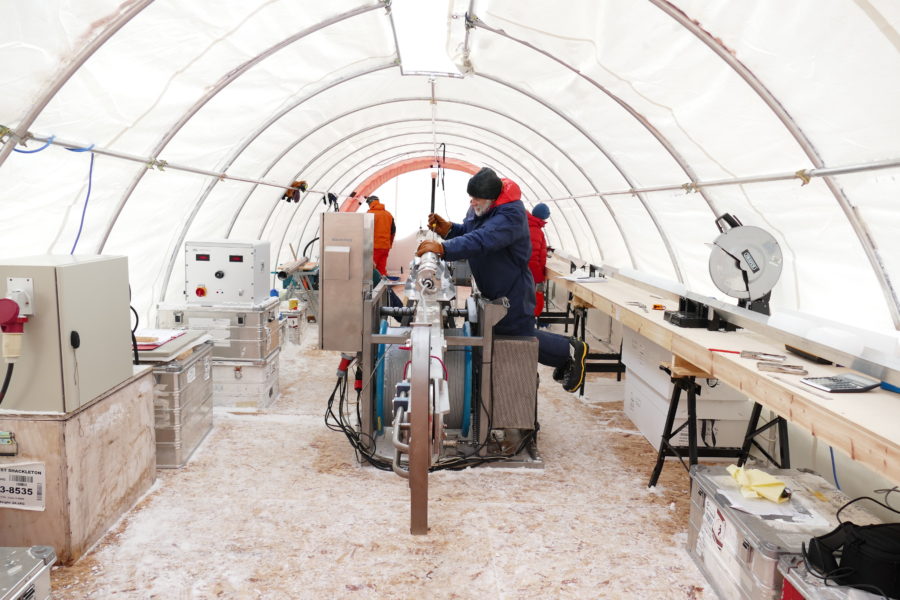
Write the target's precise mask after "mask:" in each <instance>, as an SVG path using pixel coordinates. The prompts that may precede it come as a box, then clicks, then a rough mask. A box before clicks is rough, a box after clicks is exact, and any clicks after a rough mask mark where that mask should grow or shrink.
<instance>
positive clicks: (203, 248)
mask: <svg viewBox="0 0 900 600" xmlns="http://www.w3.org/2000/svg"><path fill="white" fill-rule="evenodd" d="M184 279H185V283H184V296H185V301H186V302H187V303H188V304H193V305H201V306H217V305H221V304H227V305H234V306H255V305H259V304H262V303H264V302H266V301H267V300H268V299H269V290H270V287H269V281H270V279H271V273H270V272H269V242H263V241H252V242H241V241H235V240H217V241H208V242H185V244H184Z"/></svg>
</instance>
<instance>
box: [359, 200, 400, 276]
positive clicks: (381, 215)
mask: <svg viewBox="0 0 900 600" xmlns="http://www.w3.org/2000/svg"><path fill="white" fill-rule="evenodd" d="M366 203H368V205H369V211H368V212H369V213H370V214H373V215H375V236H374V237H375V239H374V244H373V247H372V261H373V262H374V263H375V268H376V269H378V272H379V273H381V274H382V275H385V276H387V259H388V254H390V252H391V248H392V247H393V246H394V236H395V235H396V234H397V226H396V225H395V224H394V216H393V215H392V214H391V213H389V212H388V211H387V210H386V209H385V208H384V204H382V203H381V202H379V201H378V196H368V197H367V198H366Z"/></svg>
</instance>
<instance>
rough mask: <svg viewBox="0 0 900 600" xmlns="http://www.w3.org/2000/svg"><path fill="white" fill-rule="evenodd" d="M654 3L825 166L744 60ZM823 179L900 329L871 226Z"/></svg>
mask: <svg viewBox="0 0 900 600" xmlns="http://www.w3.org/2000/svg"><path fill="white" fill-rule="evenodd" d="M650 2H651V3H652V4H653V5H654V6H656V7H657V8H659V9H660V10H661V11H662V12H664V13H665V14H667V15H668V16H669V17H671V18H672V19H673V20H674V21H675V22H676V23H678V24H679V25H681V26H682V27H684V28H685V29H687V30H688V31H689V32H690V33H692V34H693V35H694V36H695V37H697V39H699V40H700V41H701V42H703V43H704V44H706V46H707V47H709V49H710V50H712V51H713V52H714V53H715V54H716V56H718V57H719V58H721V59H722V60H723V61H725V64H727V65H728V66H729V67H731V69H732V70H734V72H735V73H737V74H738V76H740V77H741V79H743V80H744V81H745V82H746V83H747V85H749V86H750V88H751V89H752V90H753V91H754V92H756V94H757V95H758V96H759V97H760V99H761V100H762V101H763V102H764V103H765V104H766V106H768V107H769V109H770V110H771V111H772V112H773V113H775V116H776V117H777V118H778V120H779V121H781V123H782V125H784V127H785V128H786V129H787V130H788V132H789V133H790V134H791V136H793V138H794V140H795V141H796V142H797V144H799V146H800V148H801V149H802V150H803V152H804V153H805V154H806V156H807V157H808V158H809V160H810V162H812V163H813V166H814V167H815V168H817V169H820V168H824V167H825V162H824V161H823V160H822V157H821V155H820V154H819V151H818V150H817V149H816V147H815V145H814V144H813V143H812V140H810V139H809V138H808V137H807V136H806V134H805V133H803V130H802V129H800V127H799V126H798V125H797V123H796V122H795V121H794V118H793V117H792V116H791V114H790V113H789V112H788V111H787V109H785V108H784V106H783V105H782V104H781V102H779V101H778V99H777V98H776V97H775V95H774V94H773V93H772V92H771V91H770V90H769V89H768V88H767V87H766V86H765V84H763V82H762V81H760V80H759V78H757V77H756V75H754V74H753V72H752V71H751V70H750V69H748V68H747V67H746V66H745V65H744V63H742V62H741V61H740V60H739V59H738V58H737V57H736V56H734V55H733V54H732V53H731V52H729V50H728V48H726V47H725V45H724V44H723V43H722V41H721V40H719V39H718V38H715V37H713V36H712V35H711V34H710V33H709V32H708V31H706V30H704V29H703V28H702V27H700V25H698V24H697V23H696V22H695V21H693V20H691V19H690V18H689V17H688V16H687V15H686V14H685V13H684V12H683V11H682V10H681V9H679V8H676V7H675V6H672V4H671V3H670V2H668V1H667V0H650ZM823 180H824V182H825V185H826V186H827V187H828V190H829V191H830V192H831V194H832V195H833V196H834V199H835V201H837V203H838V206H840V207H841V210H842V211H843V212H844V216H845V217H846V218H847V220H848V221H849V222H850V227H851V228H852V229H853V233H855V234H856V238H857V240H859V243H860V245H861V246H862V249H863V251H864V252H865V255H866V258H867V259H868V260H869V265H870V266H871V267H872V270H873V271H874V272H875V277H876V278H877V279H878V283H879V284H880V285H881V292H882V293H883V294H884V297H885V301H886V303H887V305H888V311H889V312H890V314H891V319H892V320H893V321H894V329H900V298H898V296H897V291H896V290H895V289H894V286H893V284H892V283H891V278H890V276H889V275H888V273H887V268H886V267H885V265H884V262H883V261H882V259H881V255H880V253H879V252H878V249H877V248H876V247H875V243H874V242H873V239H874V238H873V237H872V234H871V232H870V231H869V228H868V227H867V226H866V224H865V222H864V221H863V220H862V218H861V217H860V216H859V215H858V214H857V212H856V210H855V209H854V207H853V205H851V204H850V200H849V199H848V198H847V196H846V195H845V194H844V190H843V189H841V187H840V186H839V185H838V184H837V182H836V181H834V179H833V178H832V177H828V176H825V177H823Z"/></svg>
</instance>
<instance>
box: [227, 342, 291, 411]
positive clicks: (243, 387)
mask: <svg viewBox="0 0 900 600" xmlns="http://www.w3.org/2000/svg"><path fill="white" fill-rule="evenodd" d="M280 354H281V350H280V349H278V348H276V349H275V351H274V352H272V354H270V355H269V356H267V357H266V358H265V360H214V361H213V367H212V373H213V404H214V405H215V406H235V407H246V408H266V407H267V406H269V405H270V404H272V403H273V402H274V401H275V400H277V399H278V396H279V394H280V390H279V387H278V357H279V355H280Z"/></svg>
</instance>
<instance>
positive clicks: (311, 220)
mask: <svg viewBox="0 0 900 600" xmlns="http://www.w3.org/2000/svg"><path fill="white" fill-rule="evenodd" d="M427 143H428V142H418V144H427ZM456 147H458V148H463V147H464V146H458V145H457V146H456ZM466 149H468V150H470V151H471V152H473V153H474V154H477V155H479V156H481V155H484V157H485V158H489V157H488V155H487V153H485V152H484V151H482V150H479V149H476V148H466ZM386 150H390V149H385V150H380V151H378V152H376V153H374V154H372V155H370V156H367V157H365V158H363V159H362V160H361V161H360V162H359V163H357V164H360V163H362V162H365V161H366V160H371V159H372V158H373V157H374V156H377V155H378V154H380V153H381V152H385V151H386ZM420 152H421V155H422V156H425V157H427V156H428V154H427V150H421V151H420ZM399 156H400V155H395V156H393V157H391V158H393V159H396V158H399ZM388 160H390V159H388ZM497 164H499V165H502V166H504V168H506V169H507V171H508V172H510V173H516V171H515V170H514V169H509V168H508V167H506V166H505V165H503V163H500V162H497ZM354 166H356V165H354ZM520 166H521V165H520ZM336 167H337V164H334V165H332V166H331V167H329V168H328V170H326V171H325V172H324V173H323V174H322V176H321V177H320V178H319V179H318V180H317V183H318V182H320V181H321V180H322V179H324V178H325V177H327V176H328V174H329V173H330V172H331V171H333V170H334V169H335V168H336ZM352 169H353V168H352V167H351V168H350V169H347V170H345V171H344V172H343V173H341V174H340V175H338V176H337V177H336V178H335V179H334V180H332V182H331V184H330V187H334V185H336V184H337V183H338V181H339V180H340V179H341V178H342V177H344V176H345V175H346V174H347V172H349V171H352ZM353 183H354V181H352V180H351V181H350V182H348V183H347V184H346V185H345V186H344V188H343V189H344V190H346V187H347V186H349V185H351V184H353ZM523 185H525V187H527V188H528V189H529V190H531V187H530V186H529V185H528V184H523ZM532 193H533V190H532ZM311 204H312V209H311V210H310V211H309V213H308V214H307V215H306V221H305V222H304V223H303V228H302V229H301V231H300V236H299V239H301V240H302V239H303V238H304V236H305V235H306V231H307V228H308V227H309V225H310V224H312V223H315V224H316V226H318V220H317V219H314V218H312V216H313V214H315V211H316V208H315V207H316V203H311ZM300 206H302V204H300V205H298V207H297V208H295V210H294V214H293V215H291V218H290V220H289V221H288V224H287V225H286V226H285V229H284V233H283V235H282V238H281V242H280V243H279V246H278V254H277V255H276V259H277V258H278V257H280V256H281V250H282V248H283V247H284V243H285V240H286V239H287V238H288V233H289V230H290V226H291V223H292V222H293V220H294V218H295V217H296V216H297V214H298V213H299V211H300V208H299V207H300Z"/></svg>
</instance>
